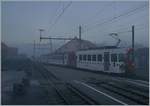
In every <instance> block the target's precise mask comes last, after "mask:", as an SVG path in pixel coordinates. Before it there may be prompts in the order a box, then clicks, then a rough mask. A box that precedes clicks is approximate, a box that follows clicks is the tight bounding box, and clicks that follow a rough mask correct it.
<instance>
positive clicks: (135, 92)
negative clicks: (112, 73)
mask: <svg viewBox="0 0 150 106" xmlns="http://www.w3.org/2000/svg"><path fill="white" fill-rule="evenodd" d="M92 82H95V83H92ZM89 83H92V84H94V85H96V86H97V87H100V88H103V89H105V90H107V91H110V92H113V93H115V94H118V95H120V96H122V97H124V98H127V99H129V100H131V101H133V102H135V103H137V104H142V105H147V104H149V95H148V93H147V92H143V91H142V90H139V89H135V88H131V87H130V86H128V85H124V86H123V84H122V85H121V84H119V83H116V82H113V81H90V82H89Z"/></svg>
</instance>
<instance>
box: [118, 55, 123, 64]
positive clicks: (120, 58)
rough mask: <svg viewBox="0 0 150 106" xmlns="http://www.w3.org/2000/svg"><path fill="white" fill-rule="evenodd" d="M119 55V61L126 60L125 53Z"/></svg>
mask: <svg viewBox="0 0 150 106" xmlns="http://www.w3.org/2000/svg"><path fill="white" fill-rule="evenodd" d="M118 56H119V62H121V61H124V54H122V53H120V54H119V55H118Z"/></svg>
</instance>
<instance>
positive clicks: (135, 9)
mask: <svg viewBox="0 0 150 106" xmlns="http://www.w3.org/2000/svg"><path fill="white" fill-rule="evenodd" d="M146 6H147V5H143V6H140V7H137V8H134V9H132V10H130V11H128V12H126V13H123V14H120V15H118V16H116V17H112V18H110V19H108V20H106V21H104V22H102V23H98V24H96V25H94V27H92V28H89V29H87V31H90V30H92V29H95V27H98V26H102V25H104V24H106V23H109V22H112V21H113V20H116V19H118V18H120V17H123V16H126V15H129V14H130V13H133V12H135V11H137V10H140V9H142V8H144V7H146ZM87 31H84V32H87ZM84 32H82V33H84Z"/></svg>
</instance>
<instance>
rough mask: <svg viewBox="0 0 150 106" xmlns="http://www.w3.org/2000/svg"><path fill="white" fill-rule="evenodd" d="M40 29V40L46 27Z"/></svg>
mask: <svg viewBox="0 0 150 106" xmlns="http://www.w3.org/2000/svg"><path fill="white" fill-rule="evenodd" d="M39 31H40V41H41V37H42V32H43V31H44V29H39Z"/></svg>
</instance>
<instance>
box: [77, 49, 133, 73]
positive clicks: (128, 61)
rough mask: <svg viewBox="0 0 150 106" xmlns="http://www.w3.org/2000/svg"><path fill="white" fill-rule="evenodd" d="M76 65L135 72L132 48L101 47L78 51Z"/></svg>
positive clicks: (96, 69)
mask: <svg viewBox="0 0 150 106" xmlns="http://www.w3.org/2000/svg"><path fill="white" fill-rule="evenodd" d="M76 57H77V58H76V67H77V68H82V69H89V70H93V71H103V72H107V73H126V72H127V73H129V72H133V70H134V64H133V63H132V49H127V48H118V47H101V48H96V49H87V50H79V51H77V52H76Z"/></svg>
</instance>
